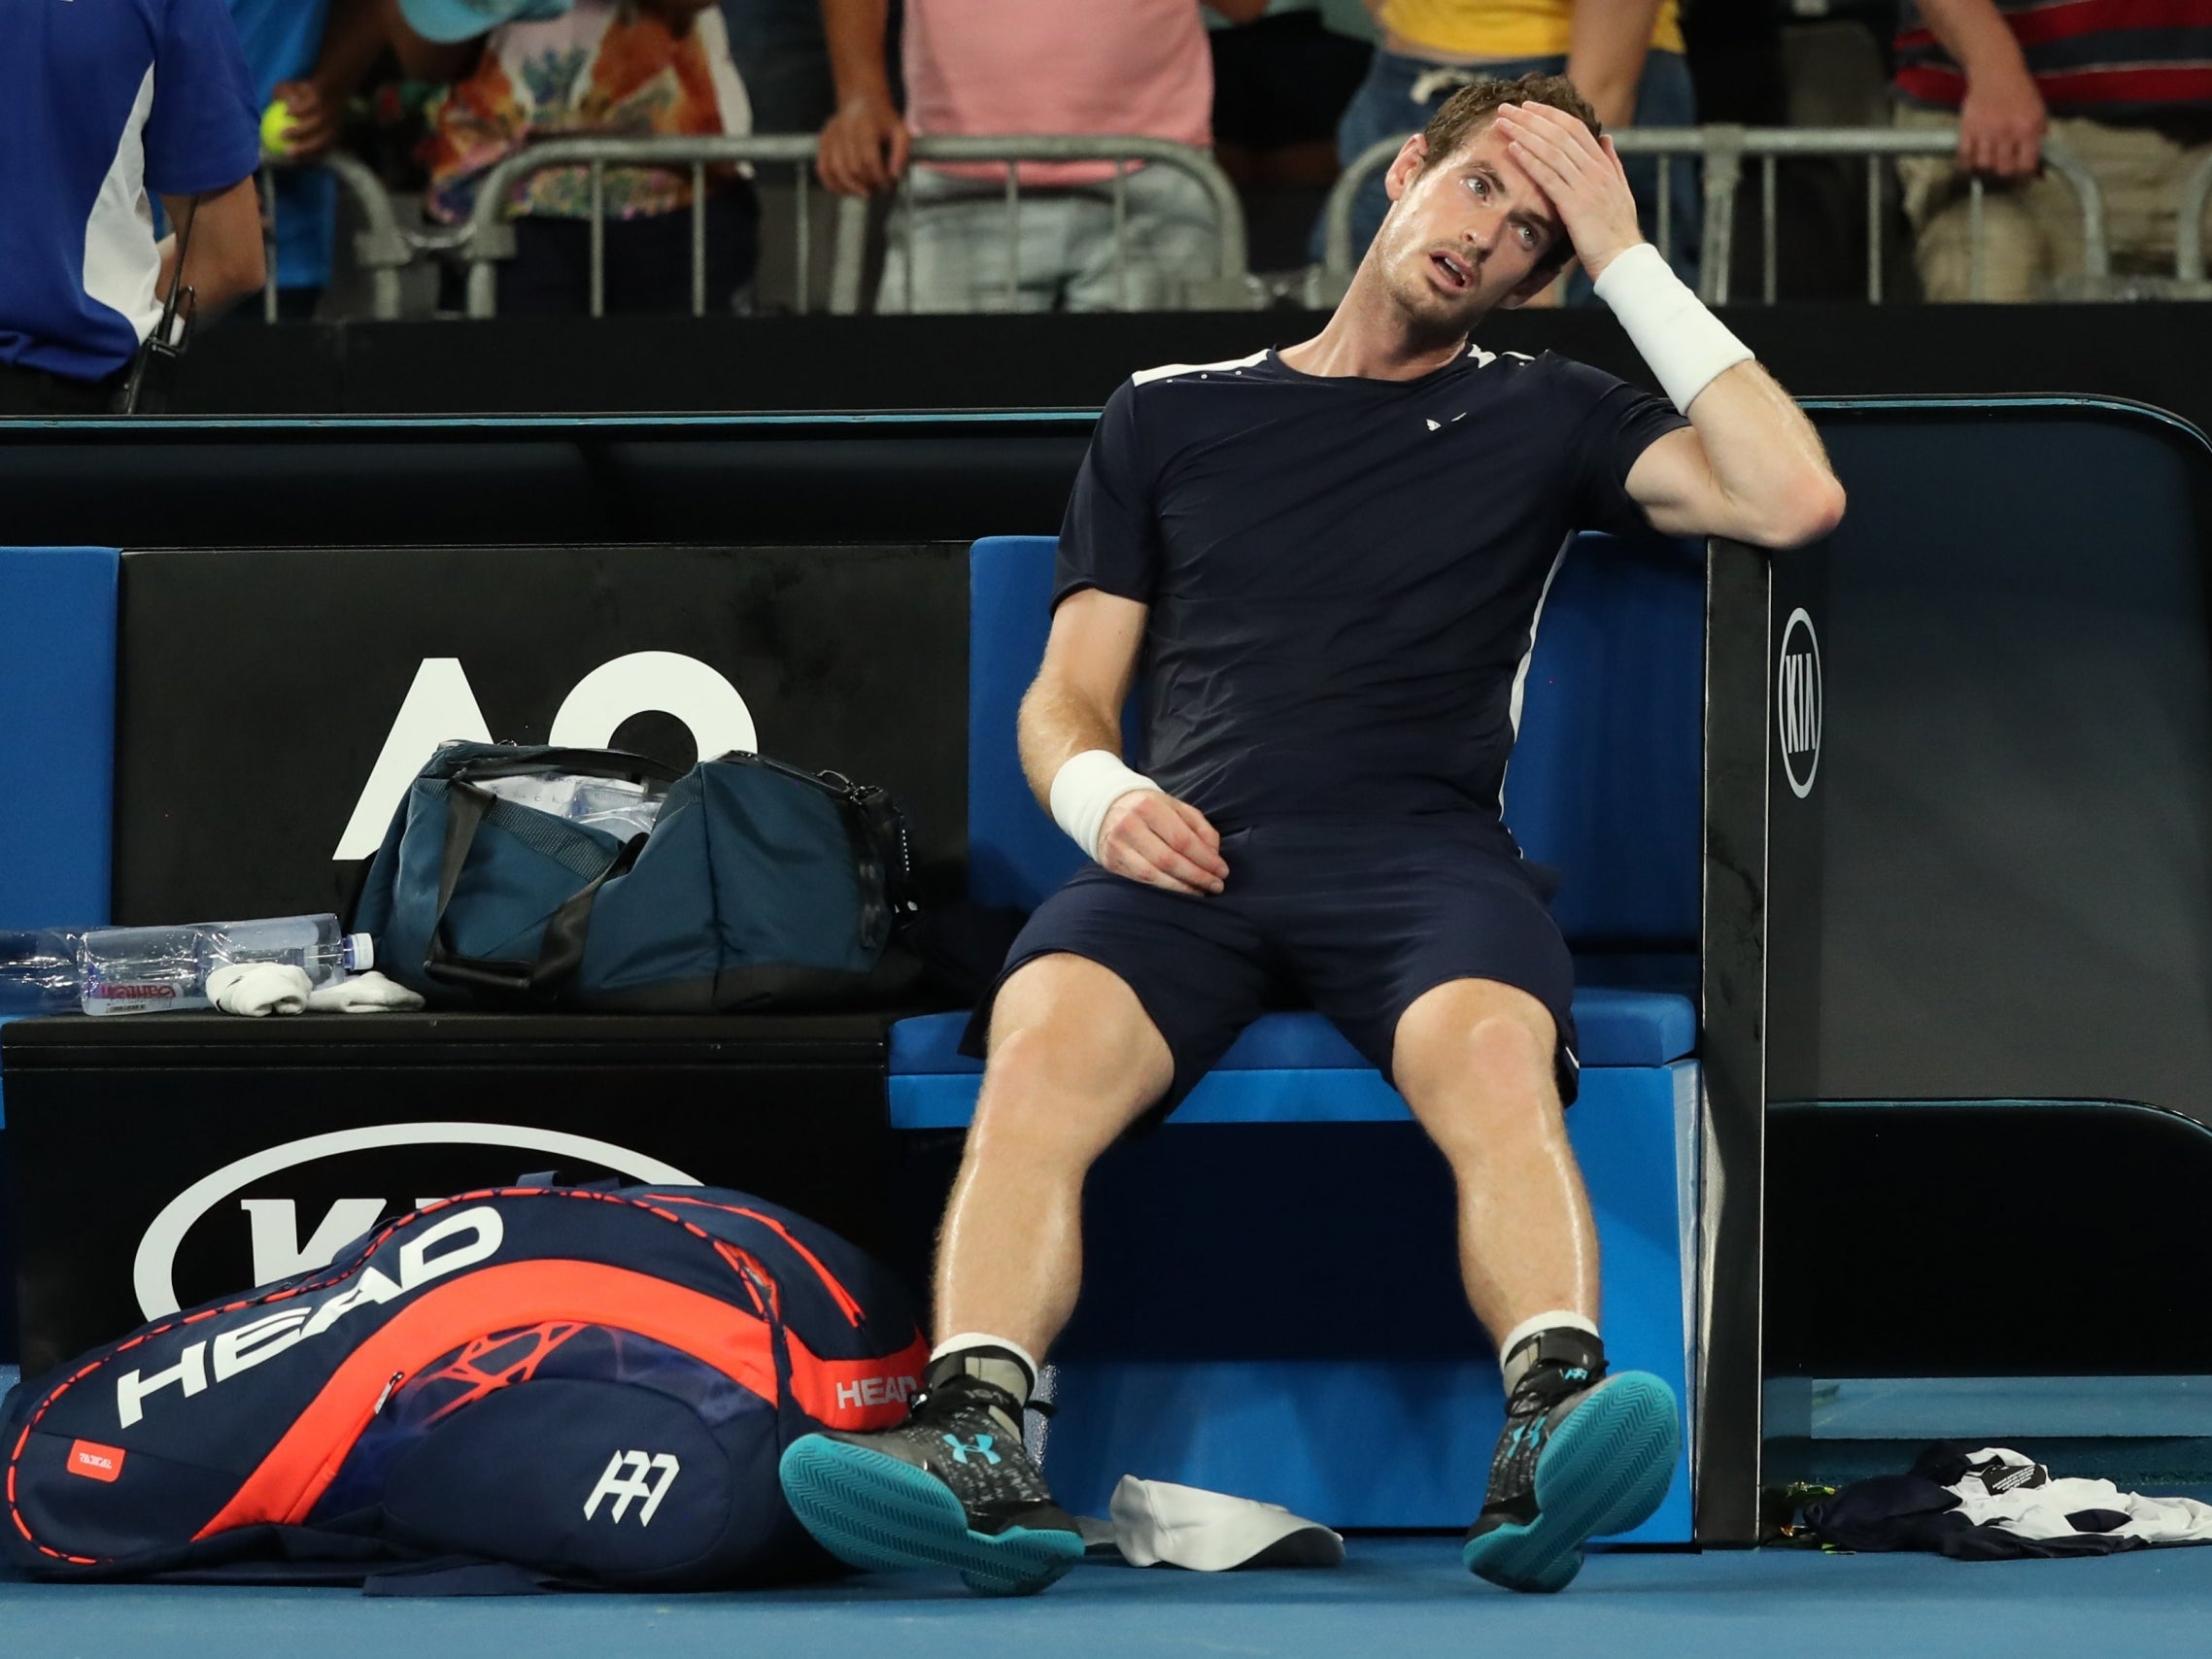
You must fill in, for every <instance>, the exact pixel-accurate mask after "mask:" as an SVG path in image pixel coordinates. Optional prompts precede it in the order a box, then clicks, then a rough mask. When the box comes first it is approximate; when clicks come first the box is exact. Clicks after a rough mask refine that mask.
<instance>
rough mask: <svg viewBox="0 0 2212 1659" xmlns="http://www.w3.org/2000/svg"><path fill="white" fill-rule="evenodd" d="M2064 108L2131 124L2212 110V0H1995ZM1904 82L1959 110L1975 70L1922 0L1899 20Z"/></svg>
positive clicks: (1917, 93)
mask: <svg viewBox="0 0 2212 1659" xmlns="http://www.w3.org/2000/svg"><path fill="white" fill-rule="evenodd" d="M1995 3H1996V8H1997V10H1998V11H1999V12H2001V13H2002V14H2003V15H2004V19H2005V22H2006V23H2007V24H2008V25H2009V26H2010V27H2011V29H2012V32H2013V36H2014V38H2015V39H2017V40H2018V41H2019V42H2020V47H2021V51H2022V52H2023V54H2024V55H2025V57H2026V59H2027V69H2028V73H2029V74H2030V75H2032V76H2034V77H2035V85H2036V89H2037V90H2038V91H2040V92H2041V93H2042V94H2043V101H2044V103H2045V104H2047V105H2048V106H2049V107H2050V110H2051V113H2052V114H2053V115H2055V116H2091V117H2094V118H2096V119H2100V120H2112V121H2115V122H2126V121H2128V120H2130V119H2134V120H2141V119H2149V118H2157V117H2161V116H2170V115H2175V114H2178V113H2181V112H2182V111H2185V110H2194V111H2195V112H2198V113H2207V112H2212V0H1995ZM1897 90H1898V91H1899V92H1901V93H1902V94H1904V96H1905V98H1906V99H1907V100H1908V101H1910V102H1912V103H1916V104H1922V105H1932V106H1936V107H1939V108H1944V109H1957V107H1958V105H1959V103H1960V102H1961V101H1962V100H1963V99H1964V98H1965V95H1966V75H1965V72H1964V71H1963V70H1962V69H1960V68H1959V66H1958V64H1957V61H1956V60H1955V59H1954V58H1953V57H1952V56H1951V54H1950V53H1949V52H1947V51H1944V50H1943V47H1942V45H1941V44H1940V43H1939V42H1938V41H1937V40H1936V38H1935V35H1934V33H1933V32H1932V31H1931V30H1930V29H1929V28H1928V27H1927V24H1926V20H1925V19H1924V18H1923V17H1922V16H1921V12H1920V8H1919V7H1918V6H1916V5H1915V4H1913V0H1904V5H1903V7H1902V8H1901V11H1900V14H1899V17H1898V19H1897Z"/></svg>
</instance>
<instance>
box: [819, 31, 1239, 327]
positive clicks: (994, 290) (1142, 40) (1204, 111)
mask: <svg viewBox="0 0 2212 1659" xmlns="http://www.w3.org/2000/svg"><path fill="white" fill-rule="evenodd" d="M1265 8H1266V0H1214V9H1215V10H1216V11H1218V12H1220V13H1221V14H1222V15H1223V16H1225V17H1229V18H1230V19H1231V20H1232V21H1245V20H1248V19H1250V18H1252V17H1258V16H1259V15H1260V13H1261V12H1262V11H1264V10H1265ZM885 11H886V5H885V0H822V18H823V24H824V27H825V28H826V30H827V31H828V34H829V37H830V63H831V68H832V70H833V72H834V75H835V78H836V84H837V113H836V114H835V115H834V116H833V117H831V118H830V120H829V122H828V124H827V125H825V126H824V127H823V128H822V144H821V154H820V159H819V162H818V167H819V170H820V173H821V176H822V182H823V184H825V185H826V186H829V187H830V188H831V189H833V190H836V191H839V192H841V193H843V194H846V195H863V194H867V193H868V192H871V191H875V190H882V189H887V188H889V187H891V186H893V185H894V184H895V183H896V182H897V181H899V180H900V178H901V177H902V175H904V174H905V172H906V155H907V144H908V135H909V133H911V134H912V136H914V137H918V138H936V137H940V136H950V135H960V134H968V135H987V136H1002V135H1006V134H1033V133H1115V134H1136V135H1139V136H1140V137H1145V138H1163V139H1170V140H1173V141H1174V142H1175V143H1178V144H1187V145H1190V146H1192V147H1193V148H1194V149H1204V148H1206V147H1207V146H1208V143H1209V142H1210V137H1211V135H1210V119H1211V113H1212V105H1213V74H1212V60H1211V57H1210V54H1209V52H1208V47H1207V41H1206V27H1205V24H1204V22H1203V21H1202V20H1201V18H1200V16H1199V4H1198V0H1115V3H1113V4H1100V3H1098V0H906V7H905V16H904V23H903V51H902V60H903V64H904V70H905V82H906V115H905V117H904V118H902V117H901V115H900V113H899V110H898V107H897V105H896V103H895V102H894V100H893V98H892V95H891V85H890V77H889V75H888V74H887V73H886V70H885V65H884V52H883V42H884V28H885ZM1113 173H1114V165H1113V164H1112V163H1109V162H1090V163H1079V162H1059V163H1045V162H1025V163H1023V164H1022V165H1021V167H1020V170H1019V180H1020V183H1021V185H1022V204H1021V213H1020V232H1021V246H1020V249H1019V251H1018V253H1017V254H1016V263H1015V266H1014V268H1013V270H1012V272H1011V273H1009V270H1008V265H1007V254H1008V249H1007V239H1006V208H1005V167H1004V164H992V163H972V164H968V165H960V166H953V165H925V166H920V167H917V168H916V169H915V170H914V173H913V176H912V178H911V180H910V181H909V186H910V189H911V193H912V194H911V199H912V208H911V213H910V214H909V213H908V211H907V210H906V209H905V208H904V207H902V208H901V209H900V211H898V212H897V213H895V214H894V216H893V220H892V227H891V248H890V253H889V256H888V258H887V259H886V262H885V269H884V276H883V287H882V290H881V294H880V296H879V298H878V301H877V309H878V310H883V311H903V310H905V309H906V292H907V286H908V283H909V281H911V284H912V289H913V309H915V310H916V311H999V310H1004V309H1007V308H1008V302H1009V295H1008V292H1007V289H1008V286H1009V284H1008V277H1009V274H1010V275H1011V276H1012V278H1013V282H1012V285H1011V286H1012V287H1013V288H1014V289H1015V294H1014V296H1013V301H1012V303H1013V307H1014V308H1015V309H1019V310H1023V311H1050V310H1058V309H1065V310H1069V311H1096V310H1110V309H1114V308H1116V307H1118V306H1119V305H1120V304H1121V299H1122V292H1123V281H1124V278H1126V283H1127V297H1128V307H1129V308H1130V309H1135V310H1151V309H1158V308H1161V307H1169V306H1174V305H1175V304H1178V303H1180V300H1181V296H1182V291H1183V288H1184V285H1185V284H1186V283H1188V282H1189V281H1191V280H1192V279H1194V278H1202V277H1206V276H1208V275H1210V274H1212V273H1213V272H1214V271H1215V270H1217V269H1218V266H1217V265H1216V263H1215V254H1216V246H1217V245H1216V242H1215V234H1216V229H1215V224H1214V216H1213V210H1212V207H1211V204H1210V202H1209V201H1208V197H1207V194H1206V191H1205V190H1204V188H1203V187H1202V186H1199V184H1198V183H1197V182H1196V181H1195V180H1193V179H1191V178H1190V177H1189V176H1187V175H1186V174H1183V173H1179V172H1176V171H1175V170H1174V169H1173V168H1169V167H1157V166H1152V167H1146V166H1140V167H1137V168H1135V169H1134V170H1132V171H1131V172H1130V173H1129V175H1128V182H1127V185H1126V186H1125V188H1126V191H1127V220H1126V231H1127V237H1128V258H1127V266H1126V270H1124V269H1123V268H1121V266H1120V264H1119V262H1118V261H1117V259H1116V256H1115V238H1114V208H1113V190H1112V188H1111V186H1110V185H1109V184H1108V183H1107V181H1110V180H1111V179H1112V177H1113Z"/></svg>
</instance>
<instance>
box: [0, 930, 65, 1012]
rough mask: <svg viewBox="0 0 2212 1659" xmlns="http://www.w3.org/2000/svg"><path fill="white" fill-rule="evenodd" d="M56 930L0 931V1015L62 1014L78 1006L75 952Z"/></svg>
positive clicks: (63, 932)
mask: <svg viewBox="0 0 2212 1659" xmlns="http://www.w3.org/2000/svg"><path fill="white" fill-rule="evenodd" d="M84 936H85V935H84V934H82V933H72V932H68V931H64V930H62V929H59V928H42V929H40V930H38V931H35V932H27V933H26V932H16V931H0V1014H62V1013H67V1012H68V1011H69V1010H70V1009H72V1008H74V1007H76V1006H77V977H78V976H77V949H78V945H79V944H80V943H81V942H82V940H83V939H84Z"/></svg>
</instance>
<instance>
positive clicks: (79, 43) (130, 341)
mask: <svg viewBox="0 0 2212 1659" xmlns="http://www.w3.org/2000/svg"><path fill="white" fill-rule="evenodd" d="M0 32H4V35H5V40H4V43H0V180H4V181H5V183H4V184H0V189H5V190H6V192H7V205H6V206H5V207H4V208H0V362H7V363H19V364H21V365H22V366H24V367H26V368H36V369H47V370H50V371H51V372H52V373H55V374H61V375H68V376H71V377H73V378H76V379H79V380H99V379H101V378H103V377H105V376H107V375H110V374H113V373H115V372H116V371H117V370H119V369H120V368H122V367H123V366H124V365H125V364H126V363H128V362H129V361H130V359H131V355H132V354H133V353H135V352H136V351H137V350H138V344H139V342H140V341H141V340H143V339H145V338H146V336H147V335H148V334H150V333H152V332H153V326H154V324H155V322H157V321H158V320H159V318H160V315H161V300H160V296H159V295H157V294H156V293H155V292H154V288H155V286H156V280H157V278H158V276H159V273H160V258H159V255H158V254H156V253H155V251H154V243H153V204H152V202H151V200H150V199H149V194H148V193H149V192H150V191H151V192H153V194H155V195H167V196H193V195H201V194H205V193H207V192H210V191H216V190H224V189H228V188H229V187H230V186H233V185H235V184H237V183H238V182H239V181H240V180H241V179H245V178H249V177H251V176H252V174H253V172H254V169H255V166H257V165H258V164H259V160H260V153H261V141H260V136H259V132H258V128H259V124H260V123H259V118H258V116H257V115H256V114H255V104H254V90H253V86H252V84H251V83H250V82H249V81H248V79H247V75H246V60H245V58H244V56H243V55H242V54H241V53H240V51H239V47H238V31H237V29H236V28H235V27H234V26H233V25H232V24H231V21H230V13H229V11H228V10H227V9H226V7H225V5H224V0H10V3H8V4H6V5H4V6H0Z"/></svg>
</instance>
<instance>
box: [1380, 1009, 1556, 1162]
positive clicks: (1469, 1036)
mask: <svg viewBox="0 0 2212 1659" xmlns="http://www.w3.org/2000/svg"><path fill="white" fill-rule="evenodd" d="M1554 1046H1555V1043H1554V1039H1553V1038H1551V1037H1550V1036H1549V1035H1548V1034H1547V1033H1544V1032H1541V1031H1539V1030H1537V1029H1536V1028H1535V1026H1534V1025H1532V1024H1531V1023H1530V1022H1529V1021H1527V1020H1524V1019H1521V1018H1518V1017H1516V1016H1514V1015H1513V1014H1509V1013H1491V1014H1484V1015H1481V1016H1480V1017H1477V1018H1475V1019H1472V1020H1468V1021H1466V1022H1464V1023H1462V1024H1458V1025H1454V1026H1452V1027H1450V1028H1448V1029H1446V1030H1444V1031H1439V1032H1436V1033H1431V1034H1430V1035H1429V1036H1428V1037H1427V1038H1426V1040H1423V1041H1421V1042H1419V1043H1418V1044H1417V1045H1415V1046H1414V1052H1412V1053H1410V1054H1408V1053H1402V1054H1401V1055H1400V1058H1399V1069H1400V1084H1401V1086H1402V1087H1403V1088H1405V1089H1406V1091H1407V1093H1408V1096H1409V1099H1410V1100H1412V1103H1413V1105H1414V1107H1415V1109H1416V1111H1418V1112H1419V1113H1420V1115H1421V1117H1422V1119H1423V1121H1424V1122H1426V1123H1427V1124H1428V1125H1429V1126H1430V1128H1431V1130H1432V1132H1433V1133H1435V1134H1437V1135H1438V1136H1439V1138H1440V1139H1446V1140H1448V1139H1449V1138H1451V1137H1452V1136H1453V1135H1454V1134H1458V1133H1461V1132H1464V1133H1466V1134H1469V1135H1470V1136H1472V1137H1473V1138H1474V1139H1475V1140H1476V1141H1477V1142H1479V1143H1482V1144H1494V1143H1495V1140H1496V1138H1497V1136H1498V1135H1499V1134H1501V1133H1510V1132H1512V1131H1513V1130H1514V1129H1516V1128H1540V1129H1548V1127H1549V1126H1550V1125H1552V1124H1553V1123H1555V1122H1556V1120H1557V1119H1558V1116H1559V1111H1560V1106H1559V1092H1558V1084H1557V1080H1556V1076H1555V1073H1554V1059H1553V1050H1554Z"/></svg>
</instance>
